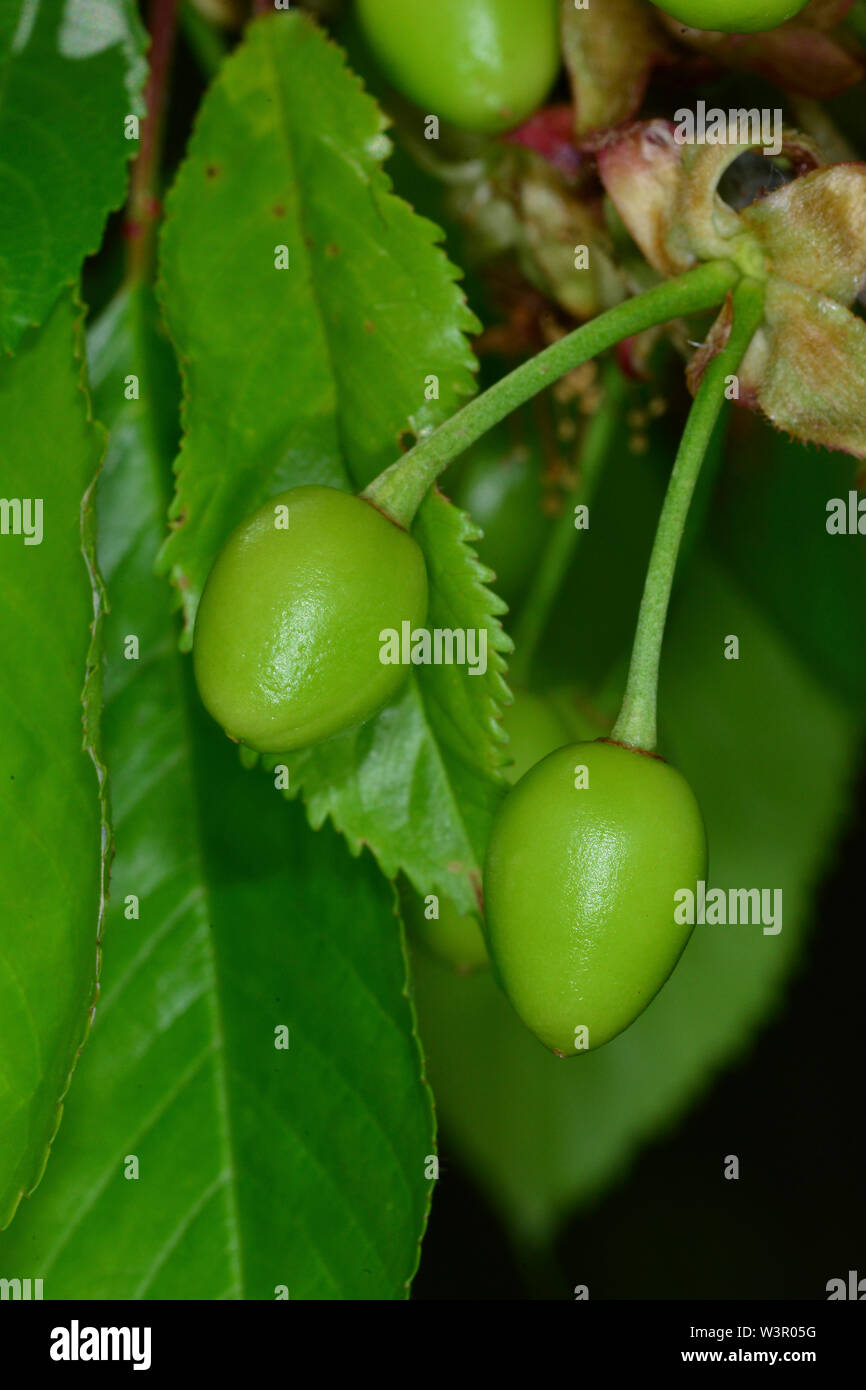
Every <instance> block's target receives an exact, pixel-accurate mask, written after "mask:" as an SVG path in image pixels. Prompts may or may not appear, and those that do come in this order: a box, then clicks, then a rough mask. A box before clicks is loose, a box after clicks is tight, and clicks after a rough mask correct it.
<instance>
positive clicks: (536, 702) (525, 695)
mask: <svg viewBox="0 0 866 1390" xmlns="http://www.w3.org/2000/svg"><path fill="white" fill-rule="evenodd" d="M502 722H503V726H504V728H505V732H506V733H507V734H508V751H509V753H510V755H511V758H512V761H511V763H510V764H509V765H508V767H507V768H506V770H505V775H506V777H507V778H508V780H509V782H512V783H514V782H516V781H518V779H519V778H521V777H522V776H523V774H524V772H526V771H527V770H528V769H529V768H530V767H532V766H533V765H534V764H535V763H537V762H538V761H539V759H540V758H545V757H546V756H547V754H548V753H551V752H552V751H553V750H554V748H559V747H561V746H562V744H563V743H567V742H568V733H567V731H566V728H565V725H564V724H563V722H562V720H561V719H560V717H559V715H558V714H557V712H556V710H555V709H554V708H553V706H552V705H551V704H549V703H548V701H547V700H546V699H545V698H544V697H543V696H541V695H534V694H531V693H530V692H529V691H528V690H519V691H517V692H516V694H515V696H514V703H513V704H511V705H509V707H508V709H507V710H506V711H505V716H504V718H503V721H502ZM404 911H405V914H406V921H407V924H408V926H409V927H410V928H411V931H412V935H413V936H414V938H415V939H416V940H417V941H420V942H422V943H423V944H424V945H425V946H426V947H427V949H428V950H429V951H430V952H431V953H432V954H433V955H434V956H437V957H438V959H439V960H441V961H443V962H444V963H445V964H446V965H451V966H453V967H454V969H455V970H457V971H459V972H460V974H466V973H468V972H469V971H470V970H478V969H479V968H480V967H481V966H484V965H488V964H489V963H490V960H489V956H488V954H487V946H486V944H485V941H484V933H483V932H482V930H481V927H480V926H479V924H478V920H477V918H475V917H472V916H471V915H469V914H468V913H467V914H466V916H463V915H462V914H461V913H459V912H458V911H457V909H456V907H454V906H453V905H452V904H451V902H450V900H449V899H448V898H445V897H440V898H439V916H438V918H437V917H433V918H428V917H427V916H426V915H425V907H424V901H423V899H421V898H419V897H418V895H417V894H416V893H407V894H406V901H405V903H404Z"/></svg>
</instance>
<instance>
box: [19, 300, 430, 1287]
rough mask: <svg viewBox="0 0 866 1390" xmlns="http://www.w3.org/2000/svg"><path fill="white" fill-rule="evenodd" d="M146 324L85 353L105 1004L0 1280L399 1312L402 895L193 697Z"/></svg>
mask: <svg viewBox="0 0 866 1390" xmlns="http://www.w3.org/2000/svg"><path fill="white" fill-rule="evenodd" d="M151 318H152V313H151V310H150V307H149V306H148V304H147V302H146V301H143V300H142V299H140V298H139V296H138V295H137V294H135V295H133V296H132V298H131V299H127V298H124V297H121V298H120V299H118V300H117V301H116V302H115V303H114V305H113V306H112V307H111V308H110V309H109V311H108V312H107V314H106V315H105V317H104V318H103V320H102V321H101V322H100V323H99V324H98V325H97V327H96V329H95V330H94V337H93V340H92V352H93V359H92V370H93V377H94V382H95V384H96V399H97V404H98V406H99V409H100V412H101V414H102V415H103V418H105V419H106V421H107V422H108V423H109V425H110V428H111V436H110V438H111V442H110V448H109V454H108V457H107V460H106V464H105V469H104V472H103V477H102V480H101V484H100V494H99V515H100V528H101V534H102V536H103V538H104V539H103V543H102V546H101V561H102V564H103V567H104V570H105V575H106V582H107V584H108V589H109V593H110V597H111V604H112V607H111V613H110V616H109V619H108V622H107V624H106V650H107V665H106V712H105V745H106V749H105V751H106V760H107V762H108V764H109V767H110V770H111V777H112V786H113V802H114V807H115V837H116V842H117V853H116V859H115V863H114V868H113V873H112V892H111V901H110V906H109V912H108V921H107V927H106V953H105V971H104V976H103V987H102V995H101V1000H100V1004H99V1006H98V1008H97V1011H96V1017H95V1022H94V1028H93V1036H92V1038H91V1041H90V1044H89V1045H88V1048H87V1051H86V1053H85V1056H84V1058H83V1062H82V1066H81V1069H80V1073H79V1075H78V1076H77V1078H76V1087H75V1090H74V1094H73V1095H71V1096H70V1102H69V1106H68V1113H67V1121H68V1123H67V1124H65V1125H64V1129H63V1131H61V1135H60V1138H59V1141H58V1142H59V1145H62V1148H61V1149H60V1152H59V1156H58V1162H57V1164H56V1167H54V1169H53V1171H52V1170H49V1173H48V1176H47V1180H46V1182H45V1183H44V1184H43V1186H42V1188H41V1189H40V1191H39V1193H38V1195H37V1197H36V1198H35V1199H34V1201H33V1203H32V1205H31V1206H30V1207H29V1208H28V1209H26V1210H24V1211H22V1212H21V1214H20V1217H19V1221H18V1222H16V1225H15V1227H13V1229H12V1231H11V1232H10V1233H9V1235H8V1236H7V1237H6V1238H5V1239H4V1240H3V1241H0V1273H2V1274H3V1275H4V1276H7V1277H11V1276H14V1275H16V1274H18V1275H19V1276H21V1277H27V1274H28V1271H29V1272H30V1274H31V1277H34V1278H42V1279H44V1291H45V1297H46V1298H66V1297H69V1298H147V1299H150V1298H154V1299H156V1298H181V1299H187V1298H191V1299H197V1298H214V1299H220V1298H229V1299H235V1298H253V1299H258V1298H262V1299H271V1298H274V1297H275V1296H278V1295H277V1292H276V1291H277V1289H278V1287H279V1286H285V1287H286V1288H287V1289H288V1293H289V1296H290V1297H291V1298H292V1299H297V1298H302V1299H303V1298H316V1299H319V1298H323V1299H332V1298H341V1299H344V1298H347V1299H355V1298H386V1299H390V1298H402V1297H405V1295H406V1289H407V1286H408V1281H409V1279H410V1278H411V1275H412V1273H413V1271H414V1268H415V1265H416V1263H417V1256H418V1242H419V1239H420V1236H421V1233H422V1230H423V1226H424V1222H425V1220H426V1212H427V1204H428V1201H429V1187H430V1184H429V1182H428V1181H427V1180H426V1178H425V1162H426V1156H427V1155H428V1154H429V1153H430V1152H431V1151H432V1148H433V1133H432V1113H431V1107H430V1100H429V1094H428V1092H427V1091H426V1089H425V1088H424V1086H423V1080H422V1074H421V1062H420V1057H419V1054H418V1048H417V1043H416V1040H415V1036H414V1032H413V1019H412V1013H411V1008H410V1005H409V1002H408V999H407V995H406V966H405V959H404V953H403V947H402V942H401V935H400V931H399V926H398V923H397V922H396V921H395V919H394V909H393V899H392V893H391V890H390V889H389V888H388V886H387V885H386V884H384V883H383V882H382V880H381V878H380V876H379V874H378V872H377V870H376V869H375V866H374V864H373V862H372V860H371V859H370V857H369V856H367V857H366V858H365V859H364V860H362V862H361V863H358V864H355V863H352V862H351V861H350V860H349V857H348V855H347V853H346V849H345V847H344V846H343V845H342V844H341V842H340V841H339V840H338V838H337V837H336V836H335V834H334V832H333V831H332V830H330V829H328V830H325V831H322V832H321V833H319V834H315V833H314V832H313V831H311V830H310V829H309V827H308V826H307V825H306V824H305V822H304V818H303V815H302V813H301V810H300V808H299V807H295V806H290V805H289V804H288V803H286V802H285V801H284V800H283V798H281V797H279V796H278V795H277V794H276V793H275V792H274V790H273V789H272V788H271V787H269V786H268V784H267V782H266V781H265V780H264V778H259V777H251V776H250V775H249V774H248V773H245V772H244V771H243V770H242V769H241V767H240V766H239V764H238V760H237V757H236V755H235V753H234V751H233V750H232V748H231V745H230V744H229V743H228V741H227V740H226V739H224V738H223V737H222V735H221V734H220V733H219V731H218V730H217V729H216V728H215V726H212V725H211V724H210V723H209V721H208V720H207V719H206V716H205V715H204V714H203V712H202V711H201V710H200V708H199V704H198V700H197V698H196V696H195V693H194V691H192V689H191V688H190V680H189V670H188V666H189V662H188V659H186V658H183V657H181V656H180V655H179V654H178V651H177V644H176V631H175V627H176V624H175V621H174V620H173V618H172V616H171V613H170V607H171V591H170V588H169V586H168V585H167V584H166V583H165V581H162V580H159V579H156V578H154V576H153V562H154V558H155V555H156V552H157V549H158V546H159V544H160V542H161V540H162V537H163V517H164V508H165V504H166V501H167V498H166V496H165V489H166V488H167V483H168V475H169V466H168V460H169V459H170V457H171V441H170V440H168V441H166V440H165V439H164V438H163V437H162V436H161V433H160V430H159V422H160V421H164V420H166V419H170V418H171V414H172V407H173V399H174V398H173V389H172V388H173V382H172V376H171V371H172V365H171V361H170V350H169V348H168V344H167V343H165V342H164V341H162V342H161V341H160V340H159V338H158V337H156V336H155V334H154V333H153V331H152V328H151V323H150V320H151ZM167 358H168V359H169V360H167ZM130 373H134V374H135V375H136V376H138V378H139V382H140V389H141V399H140V400H139V401H127V400H126V399H125V397H124V389H125V388H124V382H125V379H126V378H127V377H128V375H129V374H130ZM131 638H137V639H138V656H137V658H135V657H130V655H129V654H130V652H131V651H133V650H134V648H133V646H132V645H131V640H130V639H131ZM282 1027H285V1028H287V1029H288V1044H289V1045H288V1048H287V1049H279V1048H277V1047H276V1045H275V1043H276V1041H277V1035H276V1033H275V1030H277V1029H279V1028H282ZM131 1158H135V1159H136V1160H137V1162H138V1170H137V1177H133V1176H130V1172H131Z"/></svg>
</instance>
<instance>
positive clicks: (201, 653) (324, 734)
mask: <svg viewBox="0 0 866 1390" xmlns="http://www.w3.org/2000/svg"><path fill="white" fill-rule="evenodd" d="M426 616H427V574H426V570H425V567H424V557H423V555H422V554H421V550H420V548H419V546H418V545H417V543H416V542H415V541H414V540H413V539H412V537H411V536H410V535H409V534H408V533H407V532H406V531H404V530H403V529H402V528H401V527H399V526H398V525H397V524H396V523H395V522H393V521H391V520H390V519H389V518H388V517H386V516H385V515H383V514H382V513H381V512H379V511H377V510H376V509H375V507H373V506H371V505H370V504H369V503H368V502H365V501H363V500H362V499H361V498H359V497H355V496H353V495H352V494H351V493H348V492H340V491H338V490H337V489H336V488H329V487H314V486H313V487H298V488H293V489H292V490H291V491H290V492H284V493H281V494H280V495H279V496H278V497H274V498H272V499H271V500H270V501H269V502H267V503H265V505H264V506H262V507H260V508H259V509H258V511H256V512H254V513H253V515H252V516H250V517H249V518H248V519H247V520H246V521H244V522H242V523H241V525H240V526H238V528H237V529H236V530H235V531H234V532H233V533H232V535H231V536H230V537H229V539H228V540H227V541H226V543H225V545H224V546H223V548H222V550H221V551H220V553H219V555H218V556H217V559H216V562H215V564H214V566H213V569H212V570H211V572H210V575H209V577H208V581H207V584H206V585H205V589H204V593H203V594H202V598H201V603H200V604H199V609H198V615H197V618H196V624H195V639H194V646H193V657H194V665H195V677H196V681H197V683H198V688H199V692H200V694H201V698H202V700H203V701H204V704H205V705H206V707H207V709H208V710H209V711H210V713H211V714H212V715H213V717H214V719H216V720H217V722H218V723H219V724H221V725H222V727H223V728H224V729H225V731H226V733H227V734H228V735H229V737H230V738H233V739H236V740H237V741H239V742H241V743H245V744H247V745H248V746H249V747H250V748H254V749H257V750H258V751H259V752H266V753H268V752H269V753H283V752H289V751H290V750H291V749H293V748H303V747H306V746H308V745H309V744H313V743H318V742H319V741H321V740H322V739H326V738H329V737H330V736H331V735H332V734H336V733H339V732H340V731H341V730H343V729H348V728H352V727H353V726H354V725H357V724H361V723H363V722H364V720H366V719H369V718H370V716H371V715H373V714H375V713H376V712H377V710H379V709H381V708H382V706H383V705H385V704H387V703H388V701H389V700H390V699H392V698H393V696H394V695H395V694H396V693H397V691H398V689H399V688H400V686H401V685H402V683H403V682H404V681H405V679H406V676H407V667H405V666H398V665H383V664H382V663H381V661H380V660H379V653H380V650H381V642H380V633H381V632H382V631H383V630H384V629H386V628H396V629H397V631H398V632H399V631H400V625H401V623H402V622H404V621H408V622H410V623H411V624H412V627H413V628H416V627H423V625H424V622H425V619H426Z"/></svg>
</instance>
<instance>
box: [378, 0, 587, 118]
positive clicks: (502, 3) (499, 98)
mask: <svg viewBox="0 0 866 1390" xmlns="http://www.w3.org/2000/svg"><path fill="white" fill-rule="evenodd" d="M558 9H559V6H558V4H557V0H435V3H431V0H358V15H359V17H360V21H361V26H362V28H363V30H364V33H365V35H366V37H367V41H368V43H369V45H370V47H371V49H372V50H373V52H374V54H375V55H376V57H377V59H378V61H379V63H380V64H381V66H382V69H383V71H384V72H385V73H386V74H387V76H388V77H389V78H390V80H391V81H392V82H393V84H394V86H395V87H396V88H397V90H398V92H402V94H403V95H404V96H406V97H408V98H409V99H410V100H411V101H414V102H415V103H416V104H417V105H418V106H420V107H421V108H422V110H423V111H424V113H425V114H428V115H433V116H439V117H440V119H442V120H446V121H450V122H451V123H452V124H453V125H455V126H459V127H460V128H461V129H463V130H470V131H478V132H481V133H491V134H494V133H496V132H498V131H503V130H510V129H511V128H512V127H513V126H516V125H519V124H520V122H521V121H523V120H524V119H525V118H526V117H527V116H529V115H531V114H532V112H533V111H535V110H536V108H537V107H538V106H540V105H541V103H542V101H543V100H544V98H545V97H546V96H547V93H548V91H549V90H550V87H551V85H552V83H553V80H554V78H555V77H556V73H557V70H558V68H559V61H560V59H559V29H558Z"/></svg>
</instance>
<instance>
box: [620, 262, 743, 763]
mask: <svg viewBox="0 0 866 1390" xmlns="http://www.w3.org/2000/svg"><path fill="white" fill-rule="evenodd" d="M763 313H764V286H763V284H761V283H760V282H759V281H757V280H750V279H743V280H741V282H740V283H739V285H737V287H736V289H735V290H734V293H733V323H732V327H731V332H730V336H729V338H728V341H727V343H726V345H725V346H724V348H722V350H721V352H719V353H718V354H717V356H715V357H714V358H713V359H712V361H711V362H710V364H709V366H708V367H707V369H706V371H705V373H704V377H703V380H702V382H701V385H700V388H699V390H698V393H697V395H696V397H695V399H694V402H693V404H692V408H691V410H690V412H689V418H688V421H687V422H686V428H685V432H684V434H683V437H682V439H681V441H680V447H679V450H678V452H677V457H676V460H675V462H674V466H673V470H672V472H671V476H670V482H669V483H668V490H667V493H666V495H665V500H664V504H663V506H662V511H661V516H660V517H659V524H658V529H657V530H656V535H655V541H654V543H653V548H652V554H651V555H650V561H649V566H648V568H647V576H646V583H645V585H644V591H643V597H642V599H641V605H640V613H639V615H638V622H637V632H636V634H635V639H634V646H633V647H632V654H631V665H630V667H629V673H628V681H627V683H626V690H625V697H624V699H623V702H622V708H621V710H620V713H619V718H618V719H617V721H616V724H615V725H614V727H613V731H612V733H611V738H612V739H613V740H614V741H615V742H617V743H622V744H625V745H626V747H629V748H639V749H641V750H642V751H644V752H647V753H651V752H652V751H653V749H654V748H655V746H656V738H657V733H656V710H657V704H658V681H659V665H660V662H661V650H662V641H663V638H664V631H665V622H666V619H667V612H668V604H669V602H670V596H671V588H672V586H673V581H674V574H675V571H676V567H677V558H678V555H679V550H680V542H681V540H682V537H683V531H684V529H685V524H686V520H687V518H688V514H689V505H690V503H691V500H692V495H693V493H694V490H695V484H696V483H697V480H698V475H699V474H700V471H701V465H702V463H703V461H704V455H705V454H706V451H707V447H708V445H709V442H710V439H711V438H712V434H713V430H714V429H715V426H716V422H717V420H718V418H719V415H720V414H721V411H722V406H723V404H724V402H725V399H726V391H727V388H728V385H729V384H730V379H731V378H734V379H736V374H737V371H738V370H739V367H740V364H741V362H742V360H743V357H744V355H745V353H746V350H747V348H748V346H749V344H750V343H751V341H752V338H753V337H754V335H755V332H756V330H757V328H758V326H759V324H760V322H761V319H762V317H763Z"/></svg>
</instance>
